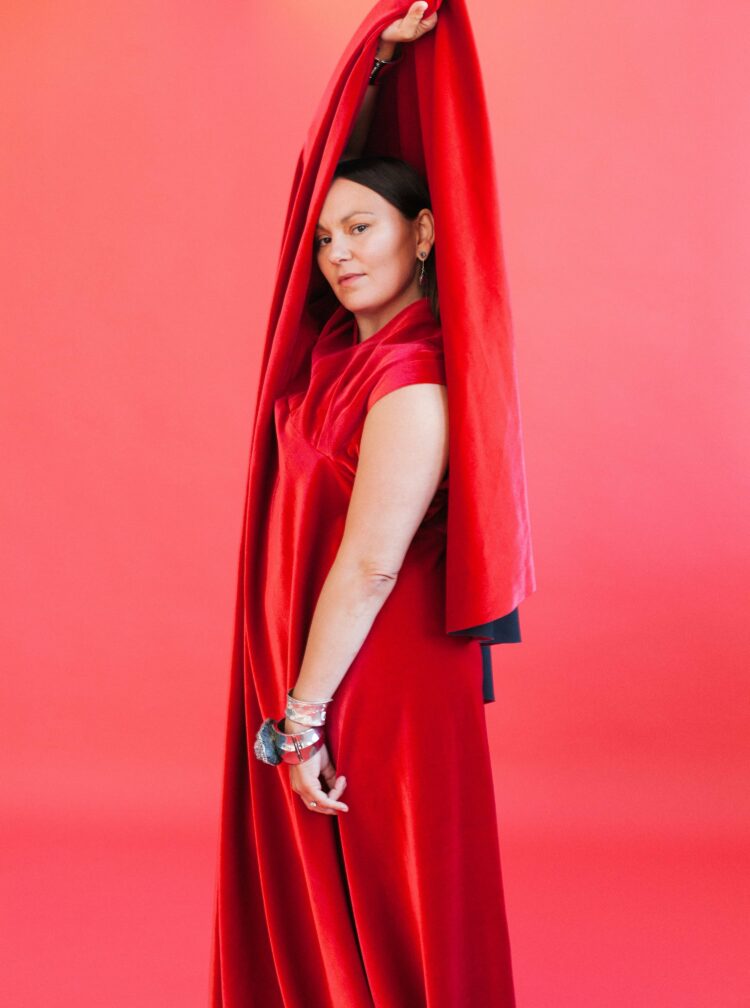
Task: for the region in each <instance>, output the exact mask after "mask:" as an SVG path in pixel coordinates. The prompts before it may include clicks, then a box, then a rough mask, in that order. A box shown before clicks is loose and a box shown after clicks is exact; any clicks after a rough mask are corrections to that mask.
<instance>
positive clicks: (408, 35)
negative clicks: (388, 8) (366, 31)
mask: <svg viewBox="0 0 750 1008" xmlns="http://www.w3.org/2000/svg"><path fill="white" fill-rule="evenodd" d="M429 6H430V5H429V4H428V3H426V0H416V2H415V3H413V4H412V5H411V7H410V8H409V10H408V11H407V12H406V14H405V15H404V16H403V17H402V18H399V19H398V20H397V21H394V22H393V23H392V24H389V25H388V27H387V28H384V29H383V31H382V33H381V35H380V38H381V40H382V41H383V42H415V41H416V40H417V39H418V38H420V37H421V36H422V35H424V34H426V33H427V32H428V31H430V30H431V29H432V28H434V27H435V25H436V24H437V19H438V16H437V11H433V12H432V14H430V16H429V17H428V18H424V19H423V18H422V15H423V14H424V12H425V11H426V10H427V8H428V7H429Z"/></svg>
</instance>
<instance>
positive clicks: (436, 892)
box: [212, 298, 515, 1008]
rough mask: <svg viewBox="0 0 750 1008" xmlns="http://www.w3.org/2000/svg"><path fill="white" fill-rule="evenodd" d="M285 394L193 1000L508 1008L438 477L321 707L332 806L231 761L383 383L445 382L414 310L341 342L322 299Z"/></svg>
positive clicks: (469, 669)
mask: <svg viewBox="0 0 750 1008" xmlns="http://www.w3.org/2000/svg"><path fill="white" fill-rule="evenodd" d="M305 382H306V384H305V387H304V388H297V389H292V390H291V391H290V392H289V394H287V395H285V396H283V397H280V398H278V399H277V400H276V401H275V403H274V424H275V433H276V439H277V444H278V459H279V464H278V471H277V475H276V478H275V483H274V488H273V493H272V494H271V497H270V499H271V506H270V511H269V513H268V520H267V523H266V525H265V529H264V531H263V542H262V543H259V544H258V545H259V547H260V555H261V556H262V557H263V568H262V574H263V576H262V577H261V578H260V579H259V580H258V581H257V582H256V584H261V585H262V586H263V588H262V592H260V593H259V595H258V597H257V598H255V599H251V600H250V603H251V604H252V605H254V606H260V607H262V610H263V618H262V619H257V620H254V621H253V624H252V625H253V634H252V639H251V640H247V641H245V642H244V644H246V645H247V649H248V652H249V657H250V666H251V668H250V676H247V677H246V679H248V680H249V683H250V686H251V687H252V685H253V684H254V686H255V689H252V688H250V689H248V686H247V685H245V686H243V684H242V675H241V669H242V656H241V654H239V655H236V656H235V657H236V659H237V660H236V661H235V668H239V669H240V673H239V674H237V673H236V674H235V676H234V678H233V683H232V695H231V696H230V715H229V717H230V723H229V734H228V745H227V755H226V766H225V779H224V804H223V815H222V835H221V854H220V859H219V871H218V903H217V915H216V931H215V946H214V959H213V968H212V1004H213V1006H214V1008H219V1006H223V1008H251V1006H255V1005H257V1006H260V1005H263V1006H285V1008H303V1006H305V1008H373V1006H375V1008H458V1006H464V1005H466V1006H469V1005H482V1006H484V1008H512V1006H514V1004H515V1001H514V993H513V982H512V972H511V957H510V945H509V938H508V930H507V925H506V915H505V905H504V895H503V885H502V877H501V866H500V853H499V842H498V832H497V821H496V807H495V800H494V790H493V783H492V770H491V765H490V754H489V747H488V741H487V730H486V721H485V713H484V710H485V708H484V702H485V701H484V698H483V693H482V655H481V651H480V647H479V646H478V644H477V641H476V639H472V638H470V637H462V636H451V635H449V634H447V633H446V631H445V626H444V613H445V579H446V578H445V542H446V510H447V497H448V493H449V475H446V478H445V479H444V480H443V482H442V483H441V484H440V486H439V487H438V489H437V492H436V494H435V497H434V498H433V501H432V502H431V504H430V507H429V509H428V511H427V513H426V515H425V517H424V520H423V522H422V523H421V525H420V527H419V528H418V530H417V532H416V534H415V536H414V538H413V540H412V543H411V544H410V547H409V549H408V551H407V553H406V556H405V559H404V562H403V565H402V568H401V571H400V573H399V576H398V579H397V581H396V583H395V585H394V588H393V590H392V592H391V594H390V595H389V597H388V598H387V600H386V601H385V603H384V605H383V607H382V609H381V610H380V612H379V613H378V615H377V616H376V618H375V621H374V623H373V626H372V628H371V630H370V632H369V634H368V636H367V637H366V639H365V641H364V643H363V644H362V647H361V648H360V650H359V652H358V653H357V655H356V656H355V659H354V661H353V662H352V664H351V665H350V667H349V669H348V670H347V672H346V674H345V676H344V678H343V680H342V682H341V684H340V686H339V687H338V689H337V690H336V692H335V695H334V699H333V701H332V703H331V704H329V707H328V714H327V719H326V729H327V730H326V736H327V743H328V750H329V753H330V755H331V759H332V760H333V763H334V765H335V767H336V771H337V773H342V774H345V775H346V778H347V781H348V784H347V787H346V790H345V792H344V794H343V796H342V798H343V800H344V801H346V803H347V804H348V805H349V812H342V813H340V814H339V815H338V816H324V815H320V814H317V813H315V812H311V811H310V810H308V809H307V808H305V806H304V805H303V803H302V801H301V799H300V798H299V796H298V795H296V794H294V792H292V790H291V787H290V782H289V774H288V770H287V768H286V767H285V766H283V765H282V766H281V767H274V766H269V765H267V764H264V763H262V762H261V761H259V760H258V759H255V758H253V756H252V740H253V735H254V732H255V731H256V730H257V728H258V727H259V726H260V723H261V721H262V719H263V718H264V717H268V716H270V717H276V718H279V719H280V718H281V717H282V716H283V710H284V705H285V699H286V697H285V694H286V690H287V689H290V688H291V687H292V686H293V685H294V682H295V680H296V678H297V674H298V670H299V667H300V664H301V661H302V657H303V654H304V648H305V642H306V635H307V631H308V628H309V625H310V621H311V619H312V615H313V612H314V608H315V603H316V600H317V597H318V594H319V592H320V590H321V588H322V585H323V582H324V580H325V578H326V576H327V574H328V571H329V569H330V566H331V564H332V562H333V559H334V557H335V554H336V551H337V549H338V546H339V544H340V541H341V536H342V533H343V527H344V521H345V518H346V512H347V508H348V504H349V500H350V496H351V490H352V484H353V480H354V476H355V472H356V468H357V459H358V450H359V440H360V437H361V433H362V426H363V424H364V420H365V417H366V414H367V411H368V409H369V408H370V407H371V406H372V405H373V404H374V403H375V402H376V401H377V400H378V399H379V398H380V397H381V396H384V395H386V394H387V393H388V392H391V391H393V390H394V389H397V388H400V387H401V386H404V385H409V384H413V383H418V382H434V383H439V384H445V382H446V378H445V368H444V361H443V350H442V343H441V330H440V325H439V324H438V322H436V320H435V318H434V316H433V314H432V311H431V309H430V306H429V301H428V300H427V298H420V299H419V300H417V301H415V302H412V303H411V304H410V305H408V306H407V307H406V308H404V309H402V310H401V311H400V312H399V313H398V314H397V315H396V316H395V317H394V318H393V319H391V320H390V322H388V323H387V324H386V325H385V326H383V327H382V328H381V329H380V330H378V332H376V333H375V334H374V335H373V336H371V337H369V338H368V339H366V340H364V341H362V342H359V338H358V331H357V326H356V321H355V319H354V316H353V315H352V314H351V313H350V312H349V311H347V310H346V309H345V308H343V306H340V307H339V308H338V309H337V310H336V311H335V312H334V314H333V315H332V316H331V318H330V320H329V322H328V323H327V324H326V325H325V326H324V328H323V330H322V331H321V333H320V336H319V338H318V339H317V342H316V343H315V345H314V347H313V350H312V357H311V368H310V372H309V375H308V377H307V378H306V379H305ZM449 422H450V418H449ZM242 646H243V642H242V641H238V644H237V647H238V650H239V649H240V648H241V647H242ZM243 691H244V702H243ZM269 696H271V697H272V698H273V702H274V703H275V707H271V708H270V709H267V707H266V705H267V703H268V701H267V700H265V701H261V700H260V699H259V697H262V698H268V697H269ZM248 751H249V753H250V755H249V756H248Z"/></svg>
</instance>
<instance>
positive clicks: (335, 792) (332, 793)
mask: <svg viewBox="0 0 750 1008" xmlns="http://www.w3.org/2000/svg"><path fill="white" fill-rule="evenodd" d="M345 787H346V777H344V776H343V775H342V776H341V777H337V778H336V780H335V782H334V784H333V787H331V788H329V789H328V797H329V798H331V799H333V800H334V801H338V799H339V798H340V797H341V794H342V792H343V790H344V788H345Z"/></svg>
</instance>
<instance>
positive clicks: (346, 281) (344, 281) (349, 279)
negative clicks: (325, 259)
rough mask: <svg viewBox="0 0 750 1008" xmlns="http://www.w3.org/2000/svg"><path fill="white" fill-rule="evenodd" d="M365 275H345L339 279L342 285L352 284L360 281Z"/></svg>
mask: <svg viewBox="0 0 750 1008" xmlns="http://www.w3.org/2000/svg"><path fill="white" fill-rule="evenodd" d="M363 276H364V273H345V274H344V275H343V276H342V277H339V283H340V284H350V283H354V281H355V280H359V278H360V277H363Z"/></svg>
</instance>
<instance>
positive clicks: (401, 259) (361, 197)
mask: <svg viewBox="0 0 750 1008" xmlns="http://www.w3.org/2000/svg"><path fill="white" fill-rule="evenodd" d="M434 236H435V221H434V218H433V215H432V211H430V210H428V209H426V208H425V209H424V210H420V212H419V214H418V215H417V217H416V219H415V220H413V221H410V220H408V219H407V218H406V217H404V216H403V214H401V213H400V212H399V211H398V210H397V209H396V207H395V206H393V204H392V203H389V202H388V200H387V199H384V198H383V197H382V196H381V195H380V194H379V193H376V192H375V191H374V190H372V189H369V188H368V187H367V186H364V185H361V184H360V183H359V182H354V181H352V180H351V179H345V178H339V179H335V180H334V182H333V184H332V185H331V188H330V189H329V190H328V194H327V195H326V199H325V202H324V204H323V208H322V210H321V215H320V221H319V223H318V227H317V229H316V232H315V254H316V258H317V262H318V266H319V267H320V270H321V272H322V273H323V276H324V277H325V278H326V280H327V281H328V283H329V284H330V285H331V288H332V289H333V291H334V293H335V295H336V297H337V298H338V299H339V301H340V302H341V304H342V305H344V307H345V308H348V309H349V311H351V312H353V313H354V316H355V318H356V320H357V327H358V329H359V336H360V340H366V339H368V338H369V337H370V336H372V335H373V334H374V333H376V332H377V331H378V330H379V329H381V328H382V327H383V326H384V325H385V324H386V322H389V321H390V320H391V319H392V318H393V316H394V315H396V314H397V313H398V312H399V311H401V310H402V309H403V308H405V307H406V306H407V305H408V304H411V303H412V302H413V301H416V300H417V299H418V298H420V297H422V290H421V288H420V285H419V280H418V272H419V265H420V261H421V260H420V258H419V254H420V252H421V253H422V254H423V256H424V258H425V259H426V258H427V256H428V255H429V253H430V250H431V249H432V244H433V241H434ZM346 273H361V274H363V275H362V276H361V277H360V279H359V280H356V281H355V282H353V283H349V284H342V283H341V282H340V278H341V277H342V276H343V275H344V274H346Z"/></svg>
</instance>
